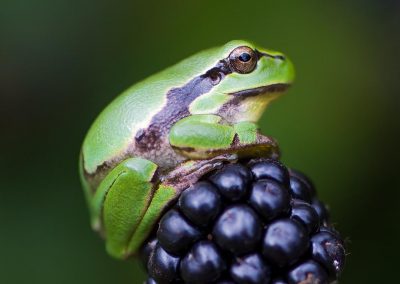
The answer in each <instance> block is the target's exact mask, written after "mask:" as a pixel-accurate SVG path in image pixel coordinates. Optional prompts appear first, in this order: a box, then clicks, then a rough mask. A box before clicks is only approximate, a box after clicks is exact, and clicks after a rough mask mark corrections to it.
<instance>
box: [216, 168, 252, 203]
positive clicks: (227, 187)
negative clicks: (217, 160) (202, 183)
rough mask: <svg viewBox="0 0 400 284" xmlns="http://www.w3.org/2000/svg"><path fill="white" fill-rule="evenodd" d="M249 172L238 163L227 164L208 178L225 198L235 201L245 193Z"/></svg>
mask: <svg viewBox="0 0 400 284" xmlns="http://www.w3.org/2000/svg"><path fill="white" fill-rule="evenodd" d="M250 177H251V174H250V173H249V172H248V170H247V169H246V168H244V167H243V166H240V165H228V166H226V167H224V168H223V169H222V170H221V171H219V172H217V173H215V174H214V175H213V176H212V177H211V178H210V180H211V181H212V182H213V183H214V184H215V185H216V186H217V187H218V189H219V192H220V193H221V195H222V196H224V197H225V198H227V199H229V200H232V201H236V200H239V199H241V198H243V197H244V196H245V195H246V193H247V185H248V183H249V181H250Z"/></svg>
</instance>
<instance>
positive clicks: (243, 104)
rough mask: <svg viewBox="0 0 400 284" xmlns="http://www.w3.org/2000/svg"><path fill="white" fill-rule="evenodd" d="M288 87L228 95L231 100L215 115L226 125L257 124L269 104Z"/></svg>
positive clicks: (278, 85)
mask: <svg viewBox="0 0 400 284" xmlns="http://www.w3.org/2000/svg"><path fill="white" fill-rule="evenodd" d="M288 87H289V84H285V83H279V84H272V85H268V86H263V87H258V88H253V89H249V90H244V91H238V92H235V93H230V94H229V95H230V98H231V99H230V100H229V101H227V102H226V103H225V104H224V105H223V106H222V107H221V108H220V109H219V110H218V113H217V115H219V116H221V117H223V119H224V121H225V123H228V124H235V123H238V122H242V121H248V122H254V123H257V122H258V120H259V119H260V117H261V115H262V114H263V113H264V111H265V109H266V108H267V106H268V105H269V103H270V102H271V101H272V100H274V99H276V98H277V97H279V96H280V95H281V94H282V93H284V92H285V90H286V89H287V88H288Z"/></svg>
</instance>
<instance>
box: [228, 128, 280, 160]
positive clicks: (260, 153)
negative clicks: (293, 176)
mask: <svg viewBox="0 0 400 284" xmlns="http://www.w3.org/2000/svg"><path fill="white" fill-rule="evenodd" d="M230 150H232V151H233V152H234V153H236V154H237V155H238V156H239V157H240V158H249V157H269V158H272V159H279V156H280V150H279V146H278V142H277V141H276V140H275V139H273V138H272V137H268V136H264V135H262V134H260V133H258V132H257V134H256V138H255V140H254V141H253V142H250V143H247V142H243V140H241V139H240V136H239V135H236V136H235V138H234V140H233V143H232V145H231V149H230Z"/></svg>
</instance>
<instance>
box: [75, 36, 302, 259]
mask: <svg viewBox="0 0 400 284" xmlns="http://www.w3.org/2000/svg"><path fill="white" fill-rule="evenodd" d="M293 79H294V68H293V65H292V63H291V62H290V60H289V59H288V58H287V57H286V56H284V55H283V54H282V53H279V52H275V51H271V50H266V49H263V48H261V47H258V46H257V45H255V44H253V43H251V42H247V41H242V40H236V41H231V42H228V43H227V44H225V45H223V46H220V47H216V48H212V49H209V50H205V51H202V52H199V53H197V54H195V55H193V56H191V57H189V58H187V59H185V60H183V61H181V62H180V63H178V64H176V65H174V66H172V67H169V68H167V69H165V70H164V71H161V72H159V73H157V74H155V75H153V76H150V77H148V78H147V79H145V80H143V81H141V82H139V83H137V84H135V85H133V86H132V87H130V88H129V89H127V90H126V91H125V92H123V93H122V94H121V95H120V96H118V97H117V98H116V99H115V100H114V101H113V102H111V104H109V105H108V106H107V107H106V108H105V110H104V111H103V112H102V113H101V114H100V115H99V116H98V117H97V119H96V120H95V122H94V123H93V125H92V126H91V128H90V130H89V132H88V133H87V136H86V138H85V139H84V142H83V146H82V149H81V154H80V162H79V166H80V174H81V180H82V184H83V188H84V192H85V195H86V199H87V201H88V204H89V209H90V215H91V224H92V227H93V228H94V229H95V230H96V231H98V232H99V233H100V234H101V235H102V236H103V237H104V238H105V240H106V250H107V251H108V253H109V254H111V255H112V256H114V257H116V258H127V257H128V256H130V255H132V254H134V253H135V252H137V251H138V249H139V248H140V246H141V244H142V243H143V242H144V240H145V239H146V237H147V236H148V235H149V233H150V232H151V231H152V230H153V227H154V225H155V223H156V222H157V220H158V218H159V217H160V215H161V213H162V212H163V209H164V208H166V206H168V205H169V204H171V202H173V201H174V200H175V199H176V198H177V197H178V196H179V194H180V193H181V192H182V191H183V190H184V189H185V188H188V187H189V186H190V185H191V184H193V183H195V182H196V181H197V180H198V179H199V177H201V176H202V175H204V174H205V173H207V172H209V171H211V170H213V169H215V168H217V167H219V166H221V165H222V163H225V162H230V161H233V160H235V159H237V158H240V157H252V156H258V155H264V156H270V157H275V158H276V157H278V155H279V149H278V146H277V143H276V142H275V141H274V140H273V139H272V138H269V137H267V136H264V135H262V134H260V132H259V131H258V127H257V125H256V122H257V121H258V120H259V118H260V116H261V115H262V113H263V112H264V109H265V108H266V106H267V105H268V104H269V102H270V101H272V100H273V99H274V98H276V97H277V96H279V95H280V94H282V93H283V92H284V91H285V90H286V89H287V87H288V86H289V85H290V84H291V83H292V81H293Z"/></svg>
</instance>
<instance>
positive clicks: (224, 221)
mask: <svg viewBox="0 0 400 284" xmlns="http://www.w3.org/2000/svg"><path fill="white" fill-rule="evenodd" d="M261 233H262V226H261V221H260V218H259V217H258V216H257V214H256V213H255V212H254V210H253V209H251V208H250V207H249V206H247V205H235V206H232V207H230V208H227V209H226V210H225V211H224V213H222V215H221V216H220V217H219V218H218V220H217V221H216V223H215V225H214V229H213V231H212V235H213V237H214V238H215V242H216V243H217V244H218V245H219V246H220V247H222V248H223V249H225V250H228V251H230V252H232V253H234V254H243V253H247V252H250V251H252V250H253V249H254V248H255V247H256V246H257V244H258V242H259V240H260V239H261Z"/></svg>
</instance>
